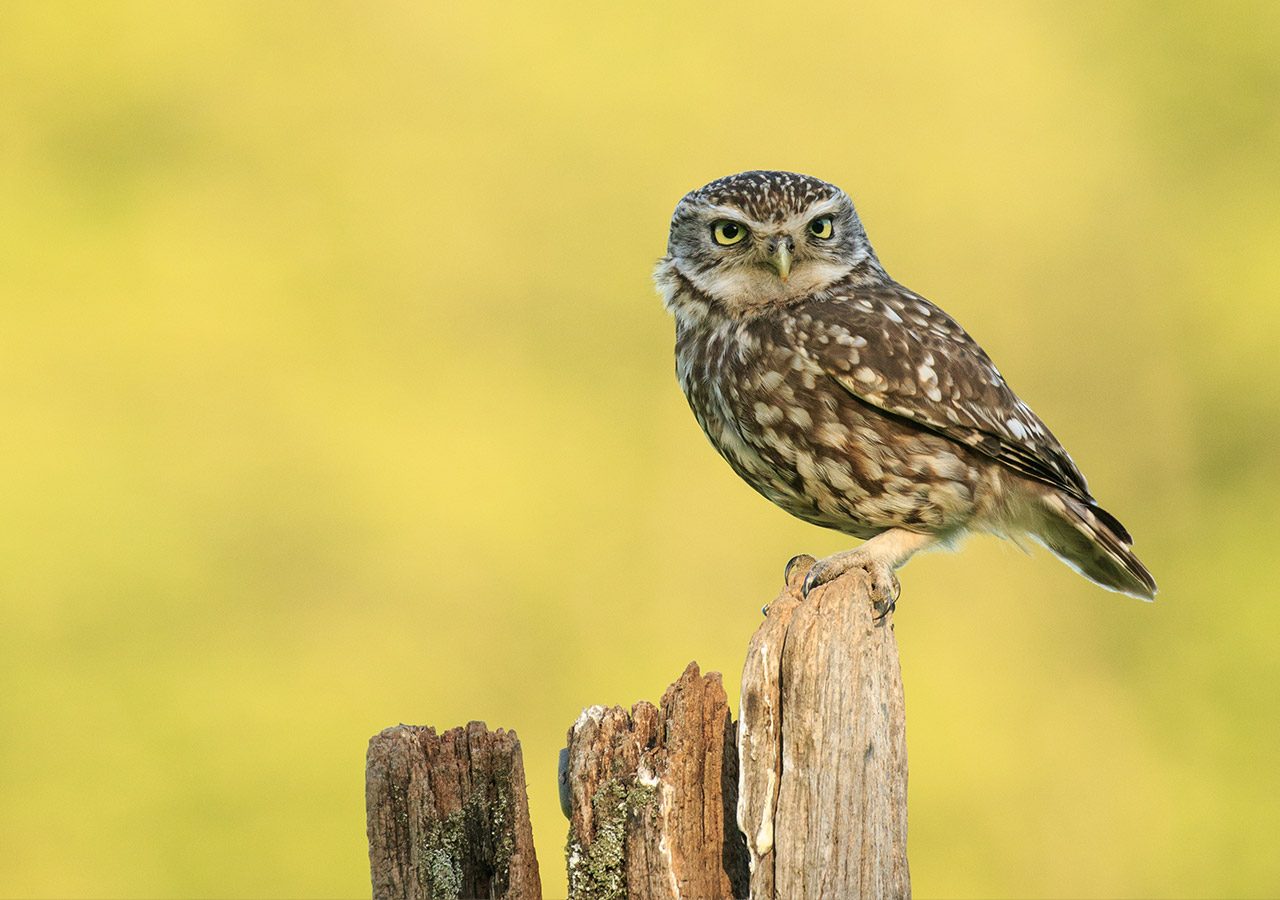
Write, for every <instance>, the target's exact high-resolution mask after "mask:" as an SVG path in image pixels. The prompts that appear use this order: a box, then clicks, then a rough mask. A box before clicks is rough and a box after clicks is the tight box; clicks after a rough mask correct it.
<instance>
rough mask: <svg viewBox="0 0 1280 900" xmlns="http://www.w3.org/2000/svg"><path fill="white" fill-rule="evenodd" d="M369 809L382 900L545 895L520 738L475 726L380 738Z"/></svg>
mask: <svg viewBox="0 0 1280 900" xmlns="http://www.w3.org/2000/svg"><path fill="white" fill-rule="evenodd" d="M365 807H366V816H367V827H368V835H369V868H370V872H371V875H372V879H373V896H374V898H375V900H384V898H385V900H392V898H395V900H401V898H403V900H421V898H439V900H458V898H464V897H493V898H499V897H501V898H509V900H528V898H532V900H537V898H540V897H541V896H542V885H541V882H540V881H539V878H538V860H537V858H536V856H535V855H534V850H533V830H532V829H531V828H530V825H529V803H528V799H527V797H526V794H525V780H524V761H523V759H522V757H521V753H520V741H519V739H518V738H517V737H516V734H515V732H514V731H506V732H504V731H503V730H502V729H498V730H497V731H489V730H488V729H487V728H486V727H485V725H484V723H483V722H471V723H470V724H468V725H467V727H466V728H454V729H452V730H450V731H446V732H445V733H444V734H441V735H437V734H436V732H435V729H433V728H422V727H418V726H413V725H398V726H396V727H394V728H388V729H386V730H385V731H382V732H381V733H379V734H376V735H374V736H373V738H371V739H370V741H369V752H368V756H367V759H366V765H365Z"/></svg>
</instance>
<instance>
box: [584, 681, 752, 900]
mask: <svg viewBox="0 0 1280 900" xmlns="http://www.w3.org/2000/svg"><path fill="white" fill-rule="evenodd" d="M563 768H564V771H563V772H562V785H563V787H564V795H565V800H566V801H567V806H568V808H569V813H570V828H569V839H568V843H567V846H566V857H567V861H568V870H569V896H570V897H571V898H573V900H618V898H623V897H634V898H667V897H670V898H675V897H732V896H745V894H746V879H747V871H746V857H745V852H744V851H743V848H742V841H741V835H739V834H738V831H737V829H736V828H735V827H734V825H733V808H734V805H735V802H736V800H735V798H736V787H737V777H736V773H737V754H736V750H735V747H734V732H733V728H732V720H731V718H730V716H729V709H728V703H727V699H726V697H725V693H724V686H723V684H722V683H721V681H720V676H719V674H717V673H710V674H708V675H706V676H703V675H701V674H700V672H699V670H698V667H697V665H696V664H694V663H690V665H689V666H688V667H687V668H686V669H685V672H684V674H683V675H682V676H681V677H680V679H679V680H678V681H677V682H676V683H675V684H673V685H671V687H670V688H668V690H667V692H666V693H665V694H664V695H663V698H662V704H661V707H655V706H654V705H653V704H651V703H646V702H643V701H642V702H640V703H637V704H635V706H633V707H632V708H631V709H630V710H626V709H623V708H622V707H612V708H605V707H600V706H594V707H590V708H588V709H586V710H584V711H583V713H582V715H581V716H579V718H578V721H577V722H575V723H574V726H573V728H571V729H570V731H569V740H568V748H567V753H566V754H565V757H564V763H563Z"/></svg>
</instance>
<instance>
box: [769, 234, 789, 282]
mask: <svg viewBox="0 0 1280 900" xmlns="http://www.w3.org/2000/svg"><path fill="white" fill-rule="evenodd" d="M769 262H771V263H773V267H774V268H775V269H777V270H778V277H779V278H781V279H782V280H783V281H786V280H787V276H788V275H790V274H791V242H790V241H778V243H777V244H776V245H775V246H774V248H773V255H772V256H770V257H769Z"/></svg>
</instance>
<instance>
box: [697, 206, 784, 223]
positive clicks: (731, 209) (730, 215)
mask: <svg viewBox="0 0 1280 900" xmlns="http://www.w3.org/2000/svg"><path fill="white" fill-rule="evenodd" d="M703 209H705V210H706V211H707V212H709V213H711V214H712V216H714V217H715V218H717V219H729V220H730V221H732V222H741V223H743V224H744V225H749V226H753V227H755V228H766V227H768V226H767V225H766V223H764V222H757V221H756V220H755V219H753V218H751V217H750V216H747V215H746V214H744V213H743V212H742V210H740V209H738V208H737V207H736V206H712V205H707V206H704V207H703Z"/></svg>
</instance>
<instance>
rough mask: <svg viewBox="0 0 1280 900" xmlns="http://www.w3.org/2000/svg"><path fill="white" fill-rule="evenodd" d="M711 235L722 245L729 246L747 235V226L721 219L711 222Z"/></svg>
mask: <svg viewBox="0 0 1280 900" xmlns="http://www.w3.org/2000/svg"><path fill="white" fill-rule="evenodd" d="M711 236H712V237H713V238H715V241H716V243H717V244H719V245H720V246H722V247H728V246H729V245H731V244H736V243H738V242H739V241H740V240H742V239H743V238H744V237H746V236H747V226H745V225H739V224H738V223H737V222H730V221H729V220H728V219H721V220H720V221H719V222H713V223H711Z"/></svg>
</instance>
